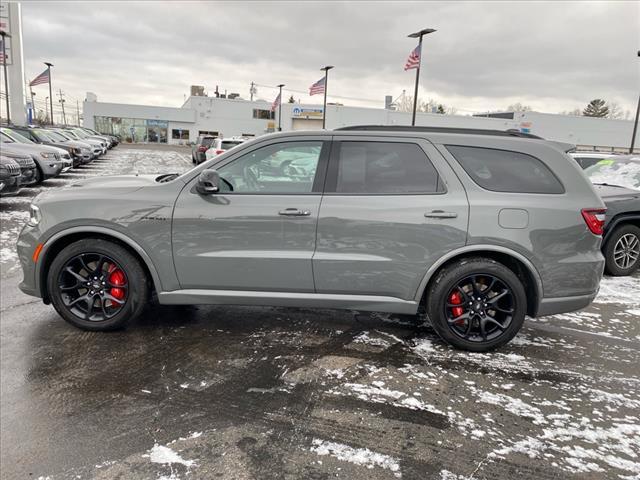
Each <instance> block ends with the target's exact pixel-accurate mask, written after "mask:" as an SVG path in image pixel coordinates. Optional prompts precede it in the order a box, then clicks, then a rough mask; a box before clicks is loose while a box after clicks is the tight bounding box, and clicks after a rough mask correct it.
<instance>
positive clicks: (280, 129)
mask: <svg viewBox="0 0 640 480" xmlns="http://www.w3.org/2000/svg"><path fill="white" fill-rule="evenodd" d="M282 87H284V83H281V84H280V85H278V88H279V89H280V93H278V131H279V132H281V131H282Z"/></svg>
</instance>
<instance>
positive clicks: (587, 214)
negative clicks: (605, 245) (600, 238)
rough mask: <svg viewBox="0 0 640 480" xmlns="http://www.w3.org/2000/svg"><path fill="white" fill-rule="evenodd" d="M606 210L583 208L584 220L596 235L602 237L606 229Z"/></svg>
mask: <svg viewBox="0 0 640 480" xmlns="http://www.w3.org/2000/svg"><path fill="white" fill-rule="evenodd" d="M606 213H607V209H606V208H583V209H582V218H584V221H585V222H586V224H587V227H589V230H591V233H593V234H594V235H602V232H603V229H604V221H605V214H606Z"/></svg>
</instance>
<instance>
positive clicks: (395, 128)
mask: <svg viewBox="0 0 640 480" xmlns="http://www.w3.org/2000/svg"><path fill="white" fill-rule="evenodd" d="M335 131H352V132H357V131H377V132H425V133H466V134H469V135H493V136H497V137H521V138H535V139H538V140H543V138H542V137H538V136H537V135H532V134H531V133H523V132H520V131H519V130H515V129H511V130H488V129H481V128H457V127H412V126H409V125H351V126H349V127H340V128H336V129H335Z"/></svg>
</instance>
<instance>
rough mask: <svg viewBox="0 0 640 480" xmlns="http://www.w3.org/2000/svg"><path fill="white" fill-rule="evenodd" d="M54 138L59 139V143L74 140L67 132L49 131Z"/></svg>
mask: <svg viewBox="0 0 640 480" xmlns="http://www.w3.org/2000/svg"><path fill="white" fill-rule="evenodd" d="M47 133H49V135H50V136H51V137H52V138H55V139H57V140H58V141H59V142H68V141H69V140H73V138H71V136H70V135H67V134H66V132H60V131H55V132H54V131H51V130H50V131H49V132H47Z"/></svg>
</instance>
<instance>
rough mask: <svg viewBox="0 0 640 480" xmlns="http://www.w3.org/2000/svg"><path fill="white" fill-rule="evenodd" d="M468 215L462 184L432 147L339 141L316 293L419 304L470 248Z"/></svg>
mask: <svg viewBox="0 0 640 480" xmlns="http://www.w3.org/2000/svg"><path fill="white" fill-rule="evenodd" d="M468 209H469V207H468V202H467V198H466V194H465V192H464V189H463V187H462V185H461V184H460V181H459V180H458V178H457V177H456V175H455V174H454V172H453V171H452V170H451V167H450V166H449V165H448V163H447V162H446V161H445V160H444V158H443V157H442V155H441V154H440V153H439V152H438V151H437V150H436V149H435V148H434V147H433V145H432V144H431V143H430V142H428V141H427V140H424V139H419V138H404V137H371V136H366V135H363V136H353V135H348V136H347V135H345V136H340V135H338V136H335V137H334V143H333V147H332V152H331V159H330V162H329V169H328V173H327V181H326V185H325V194H324V196H323V199H322V205H321V207H320V216H319V219H318V233H317V240H316V253H315V255H314V257H313V272H314V279H315V284H316V291H317V292H318V293H336V294H359V295H384V296H392V297H397V298H402V299H405V300H412V299H414V297H415V295H416V293H417V291H418V287H419V284H420V282H421V280H422V279H423V277H424V275H425V273H426V272H427V270H428V269H429V267H430V266H432V265H433V264H434V262H436V261H437V260H438V259H439V258H441V257H442V256H443V255H444V254H446V253H447V252H449V251H451V250H453V249H455V248H458V247H462V246H464V245H465V243H466V240H467V223H468Z"/></svg>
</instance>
